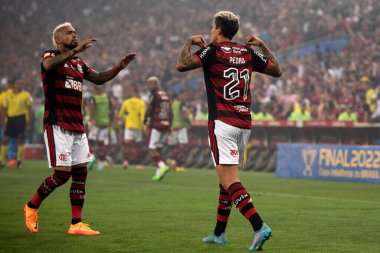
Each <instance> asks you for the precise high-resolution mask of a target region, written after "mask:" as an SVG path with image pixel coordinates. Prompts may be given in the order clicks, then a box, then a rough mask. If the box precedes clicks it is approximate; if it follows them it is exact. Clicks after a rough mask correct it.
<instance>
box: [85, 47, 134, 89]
mask: <svg viewBox="0 0 380 253" xmlns="http://www.w3.org/2000/svg"><path fill="white" fill-rule="evenodd" d="M135 56H136V54H135V53H127V54H126V55H124V56H123V58H121V60H120V61H119V62H118V63H117V64H116V65H115V66H114V67H113V68H111V69H109V70H107V71H104V72H97V71H91V73H89V75H88V76H87V77H86V79H87V80H88V81H90V82H92V83H95V84H97V85H102V84H104V83H105V82H108V81H109V80H112V79H113V78H114V77H115V76H116V75H117V74H119V72H120V71H121V70H122V69H124V68H125V67H127V66H128V64H129V63H130V62H131V61H133V59H135Z"/></svg>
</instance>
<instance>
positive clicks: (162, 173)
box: [157, 165, 170, 181]
mask: <svg viewBox="0 0 380 253" xmlns="http://www.w3.org/2000/svg"><path fill="white" fill-rule="evenodd" d="M169 170H170V168H169V166H166V165H165V166H164V167H162V168H161V169H160V171H159V174H158V179H157V180H158V181H160V180H162V179H163V178H164V177H165V175H166V173H168V172H169Z"/></svg>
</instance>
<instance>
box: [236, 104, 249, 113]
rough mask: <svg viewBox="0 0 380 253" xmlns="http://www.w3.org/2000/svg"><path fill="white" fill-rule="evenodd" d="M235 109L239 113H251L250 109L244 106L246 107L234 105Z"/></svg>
mask: <svg viewBox="0 0 380 253" xmlns="http://www.w3.org/2000/svg"><path fill="white" fill-rule="evenodd" d="M234 108H235V109H236V111H238V112H248V111H249V108H248V107H246V106H244V105H234Z"/></svg>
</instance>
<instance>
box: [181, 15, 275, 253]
mask: <svg viewBox="0 0 380 253" xmlns="http://www.w3.org/2000/svg"><path fill="white" fill-rule="evenodd" d="M238 30H239V19H238V18H237V16H236V15H235V14H233V13H232V12H229V11H221V12H218V13H216V14H215V16H214V20H213V24H212V30H211V36H210V40H211V43H210V44H209V45H207V44H206V41H205V39H204V38H203V36H202V35H195V36H191V37H189V38H188V39H187V41H186V43H185V44H184V46H183V48H182V51H181V53H180V55H179V57H178V60H177V65H176V68H177V70H179V71H181V72H182V71H188V70H192V69H196V68H200V67H202V68H203V72H204V77H205V84H206V90H207V98H208V107H209V124H208V128H209V130H208V131H209V143H210V149H211V154H212V157H213V160H214V164H215V165H216V171H217V174H218V176H219V180H220V194H219V204H218V211H217V222H216V226H215V229H214V230H213V231H212V232H211V234H210V235H209V236H207V237H206V238H203V242H205V243H216V244H225V243H226V242H227V238H226V236H225V229H226V226H227V221H228V217H229V214H230V210H231V206H232V203H234V204H235V205H236V207H237V209H238V210H239V211H240V212H241V213H242V214H243V215H244V216H245V217H246V218H247V219H248V220H249V222H250V223H251V225H252V228H253V230H254V236H253V243H252V245H251V246H250V247H249V250H250V251H256V250H259V249H261V248H262V246H263V244H264V242H265V241H266V240H268V239H269V237H270V236H271V235H272V231H271V229H270V228H269V227H268V226H267V225H266V224H265V223H264V222H263V220H262V219H261V217H260V216H259V213H258V212H257V210H256V208H255V207H254V205H253V202H252V199H251V197H250V195H249V193H248V191H247V190H246V189H245V188H244V186H243V185H242V183H241V182H240V179H239V174H238V165H239V164H241V162H242V160H243V157H242V156H243V154H244V147H245V145H246V143H247V140H248V138H249V134H250V131H251V116H250V105H251V94H250V90H249V86H250V78H251V73H252V71H256V72H260V73H264V74H267V75H270V76H274V77H279V76H281V74H282V71H281V68H280V65H279V63H278V61H277V59H276V57H275V56H274V55H273V53H272V52H271V51H270V50H269V49H268V47H267V46H266V44H265V43H264V42H263V41H262V40H261V39H259V38H258V37H256V36H248V37H247V38H246V45H241V44H238V43H235V42H232V39H233V37H234V36H235V34H236V33H237V31H238ZM192 45H196V46H200V47H201V49H200V50H199V51H197V52H196V53H194V54H192V53H191V51H190V50H191V46H192ZM251 46H257V47H259V48H260V49H261V50H262V52H263V54H264V55H262V54H260V53H258V52H256V51H254V50H252V49H251Z"/></svg>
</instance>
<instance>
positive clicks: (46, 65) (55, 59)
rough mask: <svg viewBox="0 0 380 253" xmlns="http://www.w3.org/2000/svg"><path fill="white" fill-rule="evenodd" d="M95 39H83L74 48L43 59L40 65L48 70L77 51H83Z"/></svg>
mask: <svg viewBox="0 0 380 253" xmlns="http://www.w3.org/2000/svg"><path fill="white" fill-rule="evenodd" d="M95 41H96V39H94V38H92V39H87V40H83V41H81V42H80V43H78V46H76V47H75V48H74V49H72V50H70V51H67V52H64V53H62V54H59V55H56V56H54V57H50V58H47V59H45V60H43V61H42V66H43V67H44V69H45V70H46V71H49V70H51V69H53V68H55V67H57V66H59V65H62V64H64V63H65V62H67V61H68V60H70V59H71V58H73V57H74V55H76V54H77V53H79V52H83V51H85V50H86V49H87V48H90V47H91V46H92V45H93V43H94V42H95Z"/></svg>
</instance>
